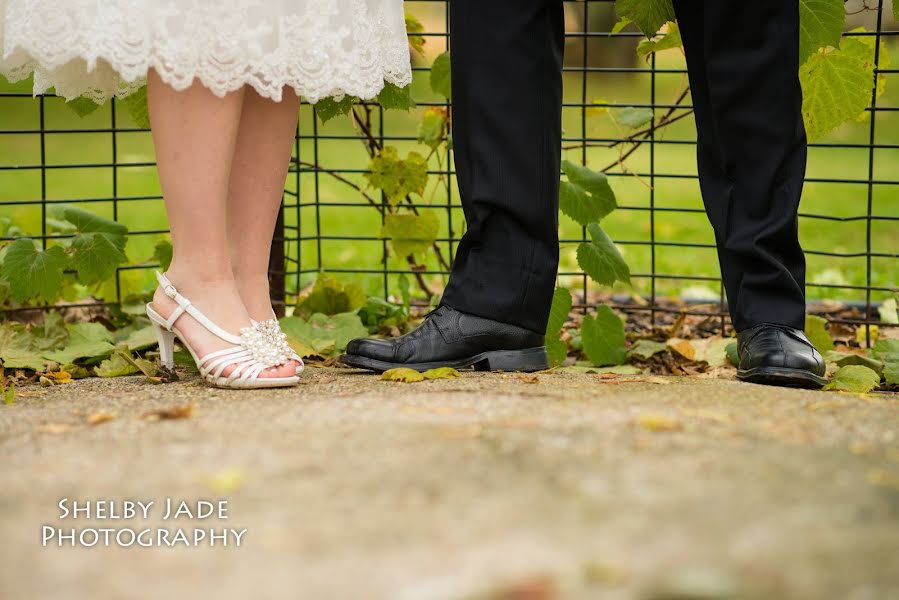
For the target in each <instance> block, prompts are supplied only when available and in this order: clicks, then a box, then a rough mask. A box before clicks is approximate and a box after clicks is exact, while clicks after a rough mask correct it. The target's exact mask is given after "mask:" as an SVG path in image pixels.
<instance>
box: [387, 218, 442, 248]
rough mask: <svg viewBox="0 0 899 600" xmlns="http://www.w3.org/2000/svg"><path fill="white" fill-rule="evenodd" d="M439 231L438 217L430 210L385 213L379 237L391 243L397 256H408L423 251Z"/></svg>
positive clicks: (428, 246) (432, 241)
mask: <svg viewBox="0 0 899 600" xmlns="http://www.w3.org/2000/svg"><path fill="white" fill-rule="evenodd" d="M439 232H440V219H439V218H438V217H437V213H435V212H434V211H431V210H426V211H423V212H422V213H421V214H419V215H416V214H411V213H407V214H401V215H386V216H385V217H384V226H383V227H382V228H381V237H384V238H387V239H389V240H390V242H391V244H393V251H394V252H395V253H396V255H397V256H401V257H402V256H409V255H410V254H417V253H420V252H424V251H425V250H427V249H428V248H430V247H431V245H432V244H433V243H434V242H435V241H436V240H437V234H438V233H439Z"/></svg>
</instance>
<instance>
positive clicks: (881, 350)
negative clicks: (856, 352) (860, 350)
mask: <svg viewBox="0 0 899 600" xmlns="http://www.w3.org/2000/svg"><path fill="white" fill-rule="evenodd" d="M871 355H872V356H874V357H875V358H876V359H878V360H879V361H881V362H882V363H883V365H884V366H883V376H884V378H885V379H886V381H887V383H888V384H890V385H899V340H892V339H887V338H881V339H879V340H877V343H876V344H874V347H873V348H871Z"/></svg>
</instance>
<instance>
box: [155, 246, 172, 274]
mask: <svg viewBox="0 0 899 600" xmlns="http://www.w3.org/2000/svg"><path fill="white" fill-rule="evenodd" d="M173 253H174V250H173V248H172V242H170V241H169V240H165V239H163V240H159V241H157V242H156V245H155V246H153V260H155V261H156V262H158V263H159V268H160V269H161V270H162V271H163V272H164V271H168V270H169V267H170V266H172V256H173Z"/></svg>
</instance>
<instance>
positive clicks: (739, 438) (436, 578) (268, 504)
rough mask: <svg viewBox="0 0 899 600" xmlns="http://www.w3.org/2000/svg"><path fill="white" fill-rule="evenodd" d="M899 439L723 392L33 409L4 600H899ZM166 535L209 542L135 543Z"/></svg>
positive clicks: (14, 427) (590, 382) (268, 394)
mask: <svg viewBox="0 0 899 600" xmlns="http://www.w3.org/2000/svg"><path fill="white" fill-rule="evenodd" d="M185 407H192V409H186V410H192V412H191V414H190V415H189V416H187V418H180V419H165V418H162V419H160V418H157V417H156V416H153V415H149V416H148V413H151V412H152V411H160V410H162V411H166V410H167V411H170V412H172V409H179V408H180V409H182V413H183V411H184V410H185ZM174 413H175V414H174V415H173V416H178V410H175V411H174ZM181 416H184V415H183V414H182V415H181ZM91 422H97V424H91ZM897 425H899V397H897V396H896V395H892V396H890V395H871V396H869V397H867V398H862V397H859V396H854V395H842V394H834V393H822V392H812V391H802V390H782V389H776V388H768V387H761V386H753V385H749V384H742V383H738V382H736V381H728V380H720V379H689V380H686V379H663V378H637V379H636V380H633V381H630V380H625V379H623V378H613V379H604V378H602V377H601V376H597V375H575V374H567V373H557V374H541V375H539V376H538V377H536V378H534V377H528V376H522V375H513V374H506V375H501V374H483V373H477V374H476V373H465V374H464V376H463V377H462V378H461V379H452V380H440V381H426V382H422V383H414V384H402V383H393V382H384V381H379V380H378V379H377V378H376V377H374V376H371V375H365V374H359V373H354V372H350V371H338V370H332V369H309V370H308V371H307V374H305V375H304V377H303V385H301V386H300V387H299V388H298V389H293V390H277V391H261V392H249V393H248V392H233V391H227V390H212V389H209V388H206V387H204V386H202V385H201V384H200V383H199V382H198V381H197V380H196V379H187V380H184V381H180V382H177V383H173V384H168V385H152V384H148V383H145V382H144V381H143V380H142V379H141V378H133V377H132V378H120V379H106V380H102V379H91V380H84V381H78V382H75V383H70V384H66V385H57V386H53V387H36V386H35V387H29V388H26V389H22V390H20V392H19V394H18V396H17V398H16V401H15V403H14V404H13V405H11V406H2V405H0V459H2V462H3V467H2V470H0V534H2V536H3V540H2V544H0V590H4V591H3V592H2V593H0V596H2V597H4V598H10V599H15V600H20V599H28V598H52V599H54V600H55V599H61V598H76V599H81V598H84V599H91V600H95V599H104V598H148V599H149V598H153V599H158V598H219V599H230V598H254V599H256V598H314V599H319V598H347V599H357V598H366V599H368V598H373V599H379V598H385V599H401V600H405V599H448V600H456V599H466V598H484V599H487V598H491V599H501V598H527V599H537V598H612V599H615V598H647V599H648V598H653V599H656V600H658V599H662V598H729V597H741V598H809V599H824V598H850V599H852V600H868V599H872V600H874V599H878V600H879V599H881V598H899V432H897ZM166 498H172V499H174V500H176V501H180V500H182V499H183V500H185V501H187V502H188V503H193V506H194V508H196V502H197V500H207V501H215V502H219V501H224V502H225V503H226V504H227V511H228V512H227V515H225V516H226V517H227V518H219V516H213V517H209V518H206V519H199V518H196V515H193V516H194V517H195V518H190V517H189V516H183V517H181V518H179V519H167V520H165V519H163V517H164V514H163V511H164V508H165V502H166ZM62 499H67V500H66V501H65V502H64V503H63V506H65V507H66V508H68V509H71V508H74V507H75V505H73V504H72V502H74V501H77V502H79V503H83V502H85V501H88V500H89V501H97V500H101V501H105V500H112V501H113V502H114V503H115V507H114V510H116V511H118V512H117V513H116V514H119V515H120V513H121V510H122V509H123V507H124V506H125V505H124V501H125V500H129V499H130V500H135V501H137V500H139V501H141V502H144V503H147V502H150V501H153V502H155V504H154V505H153V506H152V507H151V510H150V511H149V514H148V517H147V518H146V519H144V518H141V517H140V516H136V517H134V518H132V519H99V518H97V517H98V515H97V514H96V513H94V514H92V515H91V518H84V515H83V513H80V514H78V515H77V516H78V517H79V518H78V519H73V518H72V514H71V513H70V514H69V515H68V516H67V517H66V518H61V515H62V510H61V509H60V507H59V503H60V501H61V500H62ZM82 506H83V505H82ZM100 506H101V507H104V508H105V507H106V505H100ZM176 506H177V504H176ZM96 507H97V504H94V505H92V510H93V509H95V508H96ZM201 508H202V506H201ZM107 510H108V509H107ZM107 516H109V514H108V512H107ZM45 526H46V527H45ZM73 528H74V529H75V530H76V534H75V541H76V542H78V544H79V546H78V547H72V544H71V543H70V542H68V541H67V539H66V538H60V537H59V534H60V532H62V534H63V535H68V534H69V533H70V532H71V530H72V529H73ZM104 528H106V529H112V531H113V533H112V536H113V537H112V542H111V545H110V546H109V547H104V546H103V538H102V537H101V538H100V542H99V543H98V544H97V545H96V546H93V547H89V548H88V547H83V546H80V544H81V543H84V544H85V545H88V544H90V542H91V541H92V540H93V539H94V538H93V537H92V536H93V535H94V534H91V533H90V532H91V531H95V532H99V533H98V535H99V534H101V533H102V532H101V530H102V529H104ZM243 529H246V532H245V533H244V534H243V535H242V537H241V539H240V546H236V545H235V539H234V536H233V535H230V536H229V539H227V541H228V544H229V545H228V546H226V547H223V546H222V542H221V541H220V540H221V538H219V542H218V543H217V544H216V546H215V547H210V545H209V539H208V535H209V532H212V533H213V534H216V535H223V534H224V535H228V534H227V533H226V532H229V531H231V530H234V531H241V530H243ZM144 530H146V531H148V532H149V533H147V534H146V535H147V537H145V538H143V539H144V541H146V540H147V539H149V536H158V533H159V530H165V532H166V535H169V534H171V535H172V536H173V538H172V539H176V538H177V536H176V532H177V531H178V530H180V531H182V532H183V533H184V535H185V537H187V538H190V539H188V540H187V543H186V544H185V543H180V542H176V543H175V544H174V546H171V547H170V546H168V545H165V544H164V545H162V546H159V545H155V544H157V543H159V539H158V537H153V542H152V543H153V544H154V545H153V546H152V547H142V546H140V545H139V544H138V543H133V545H131V546H130V547H120V546H118V545H117V543H116V541H115V540H116V539H118V540H119V542H120V543H122V544H127V542H128V541H129V540H131V537H129V536H134V535H136V534H139V533H140V532H141V531H144ZM129 531H130V532H133V533H131V534H129V533H128V532H129ZM197 531H201V532H203V533H205V534H206V535H207V539H206V540H200V541H199V542H197V543H196V544H194V542H195V541H196V540H195V538H193V537H192V536H195V535H198V534H197V533H196V532H197ZM44 537H48V540H49V541H47V545H46V546H45V545H44V543H43V539H44ZM60 539H62V540H63V543H64V546H63V547H58V543H59V540H60ZM137 539H142V538H139V537H138V538H137ZM132 541H133V540H132ZM169 542H171V539H169Z"/></svg>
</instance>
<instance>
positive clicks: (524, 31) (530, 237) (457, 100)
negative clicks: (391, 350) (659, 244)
mask: <svg viewBox="0 0 899 600" xmlns="http://www.w3.org/2000/svg"><path fill="white" fill-rule="evenodd" d="M450 27H451V54H450V56H451V59H452V69H453V90H452V91H453V144H454V151H455V165H456V172H457V176H458V182H459V191H460V194H461V197H462V207H463V209H464V211H465V219H466V221H467V230H466V232H465V235H464V236H463V237H462V240H461V241H460V243H459V248H458V251H457V254H456V259H455V263H454V265H453V270H452V275H451V277H450V280H449V283H448V285H447V288H446V290H445V292H444V295H443V302H444V303H445V304H448V305H449V306H451V307H453V308H455V309H457V310H460V311H462V312H467V313H471V314H475V315H478V316H481V317H486V318H489V319H494V320H496V321H501V322H504V323H511V324H513V325H518V326H521V327H525V328H527V329H530V330H532V331H535V332H538V333H543V332H544V331H545V329H546V322H547V319H548V317H549V309H550V305H551V303H552V294H553V288H554V285H555V278H556V270H557V268H558V262H559V234H558V196H559V162H560V157H561V136H562V124H561V120H562V119H561V106H562V75H561V71H562V51H563V38H564V19H563V13H562V0H486V1H484V0H478V1H476V0H453V1H452V2H451V3H450Z"/></svg>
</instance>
